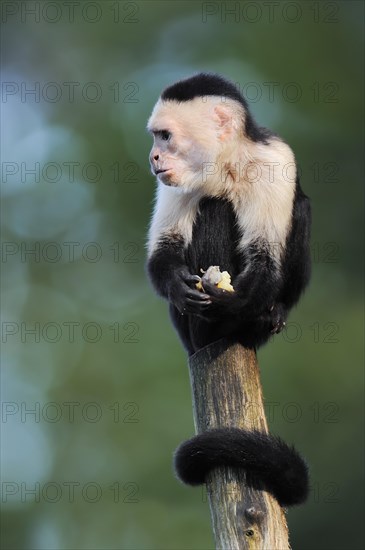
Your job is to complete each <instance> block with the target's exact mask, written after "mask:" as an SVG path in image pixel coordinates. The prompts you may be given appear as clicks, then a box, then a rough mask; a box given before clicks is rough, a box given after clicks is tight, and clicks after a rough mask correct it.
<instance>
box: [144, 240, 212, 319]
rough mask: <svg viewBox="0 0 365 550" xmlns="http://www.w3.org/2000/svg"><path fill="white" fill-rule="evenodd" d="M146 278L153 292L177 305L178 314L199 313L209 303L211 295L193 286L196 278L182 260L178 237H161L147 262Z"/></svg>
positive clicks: (197, 280)
mask: <svg viewBox="0 0 365 550" xmlns="http://www.w3.org/2000/svg"><path fill="white" fill-rule="evenodd" d="M147 272H148V275H149V278H150V280H151V282H152V284H153V286H154V288H155V290H156V292H157V294H159V295H160V296H162V297H163V298H166V299H167V300H168V301H169V302H170V303H172V304H173V305H174V306H176V307H177V309H178V310H179V311H180V313H192V314H196V315H201V314H202V313H203V311H204V310H205V309H206V308H207V307H209V306H210V305H211V298H210V296H208V295H207V294H203V293H202V292H199V291H198V290H196V289H195V285H196V283H197V282H199V281H200V277H199V276H198V275H192V274H191V273H190V271H189V269H188V267H187V265H186V262H185V259H184V243H183V240H182V239H181V238H178V237H176V238H171V237H165V238H162V239H160V240H159V243H158V246H157V248H156V249H155V251H154V252H153V253H152V255H151V256H150V258H149V259H148V262H147Z"/></svg>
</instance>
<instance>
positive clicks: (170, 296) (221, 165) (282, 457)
mask: <svg viewBox="0 0 365 550" xmlns="http://www.w3.org/2000/svg"><path fill="white" fill-rule="evenodd" d="M148 130H149V132H150V133H151V134H152V135H153V137H154V143H153V147H152V150H151V154H150V163H151V169H152V172H153V174H154V175H155V176H157V181H158V188H157V198H156V205H155V210H154V214H153V218H152V222H151V226H150V231H149V237H148V262H147V270H148V274H149V277H150V279H151V281H152V284H153V286H154V287H155V289H156V291H157V293H158V294H159V295H161V296H163V297H164V298H166V299H167V300H168V301H169V304H170V313H171V317H172V321H173V323H174V325H175V327H176V329H177V332H178V333H179V335H180V337H181V340H182V342H183V344H184V346H185V348H186V350H187V352H188V354H189V355H192V354H194V353H195V352H197V351H199V350H200V349H201V348H203V347H204V346H207V345H208V344H211V343H212V342H215V341H217V340H219V339H221V338H228V340H229V341H232V342H240V343H241V344H242V345H243V346H246V347H249V348H254V349H256V348H257V347H258V346H260V345H261V344H263V343H265V342H266V341H267V340H268V339H269V338H270V336H271V335H272V334H273V333H277V332H280V330H282V328H283V326H284V325H285V320H286V318H287V315H288V312H289V310H290V308H292V307H293V306H294V304H296V302H297V301H298V299H299V297H300V295H301V293H302V292H303V290H304V288H305V287H306V285H307V283H308V281H309V276H310V252H309V233H310V220H311V213H310V205H309V200H308V198H307V197H306V196H305V194H304V193H303V191H302V189H301V187H300V184H299V179H298V175H297V170H296V164H295V158H294V155H293V152H292V150H291V149H290V147H289V146H288V145H287V144H286V143H284V142H283V141H282V140H281V139H280V138H279V137H278V136H277V135H276V134H274V133H272V132H270V131H269V130H267V129H265V128H261V127H259V126H258V125H257V124H256V122H255V121H254V119H253V117H252V115H251V113H250V111H249V109H248V106H247V103H246V101H245V99H244V98H243V97H242V95H241V93H240V92H239V90H238V89H237V88H236V86H235V85H234V84H232V83H231V82H229V81H227V80H225V79H224V78H222V77H221V76H218V75H215V74H205V73H201V74H197V75H195V76H193V77H191V78H188V79H186V80H182V81H180V82H177V83H176V84H173V85H172V86H169V87H168V88H166V89H165V90H164V92H162V94H161V97H160V98H159V100H158V102H157V104H156V106H155V107H154V109H153V112H152V115H151V117H150V119H149V121H148ZM211 266H219V267H220V269H221V271H228V273H229V274H230V275H231V279H232V285H233V289H234V291H233V292H231V291H228V290H224V289H221V288H218V287H217V286H216V285H214V284H213V283H212V282H206V281H204V287H203V290H204V292H203V291H201V290H199V289H198V288H197V287H196V285H197V283H198V282H200V275H201V271H202V270H204V271H206V270H207V269H208V268H209V267H211ZM222 466H230V467H233V468H236V467H237V468H244V470H245V472H246V480H247V483H249V484H250V485H252V486H253V487H256V488H261V489H262V488H264V489H265V490H267V491H269V492H271V494H273V495H274V496H275V498H276V499H277V500H278V502H279V503H280V504H281V505H282V506H290V505H292V504H299V503H301V502H303V501H304V500H305V499H306V497H307V494H308V470H307V466H306V464H305V462H304V460H303V459H302V458H301V456H300V455H299V454H298V453H297V452H296V451H295V449H293V448H292V447H289V446H288V445H286V443H284V442H283V441H282V440H281V439H279V438H277V437H274V436H271V435H269V434H265V433H261V432H257V431H247V430H240V429H238V428H234V427H226V428H220V429H215V430H208V431H206V432H204V433H202V434H199V435H197V436H195V437H193V438H192V439H190V440H188V441H186V442H184V443H183V444H182V445H181V446H180V447H179V448H178V449H177V451H176V453H175V470H176V473H177V475H178V477H179V478H180V479H181V480H182V481H183V482H184V483H187V484H190V485H198V484H203V483H205V481H206V479H207V476H208V474H209V472H210V471H211V470H212V469H214V468H217V467H222Z"/></svg>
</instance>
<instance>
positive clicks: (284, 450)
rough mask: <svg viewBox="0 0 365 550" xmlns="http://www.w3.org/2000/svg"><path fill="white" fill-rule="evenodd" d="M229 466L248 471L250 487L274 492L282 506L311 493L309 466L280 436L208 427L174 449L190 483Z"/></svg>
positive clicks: (178, 465)
mask: <svg viewBox="0 0 365 550" xmlns="http://www.w3.org/2000/svg"><path fill="white" fill-rule="evenodd" d="M223 466H229V467H231V468H241V469H243V470H244V471H245V473H246V479H247V483H248V485H249V486H251V487H253V488H256V489H264V490H266V491H268V492H269V493H271V494H272V495H273V496H274V497H275V498H276V499H277V501H278V502H279V504H280V505H281V506H293V505H294V504H301V503H303V502H304V501H305V500H306V498H307V496H308V490H309V489H308V485H309V484H308V468H307V465H306V464H305V462H304V460H303V459H302V458H301V456H300V455H299V454H298V453H297V451H296V450H295V449H294V448H293V447H289V446H288V445H287V444H286V443H284V441H282V440H281V439H280V438H278V437H274V436H271V435H268V434H265V433H262V432H258V431H251V432H250V431H246V430H240V429H238V428H222V429H215V430H209V431H207V432H204V433H202V434H200V435H197V436H195V437H193V438H192V439H189V440H188V441H185V442H184V443H182V444H181V445H180V447H179V448H178V449H177V450H176V452H175V471H176V474H177V476H178V477H179V479H180V480H181V481H182V482H183V483H186V484H188V485H202V484H204V483H205V482H206V479H207V476H208V474H209V472H211V471H212V470H213V469H215V468H219V467H223Z"/></svg>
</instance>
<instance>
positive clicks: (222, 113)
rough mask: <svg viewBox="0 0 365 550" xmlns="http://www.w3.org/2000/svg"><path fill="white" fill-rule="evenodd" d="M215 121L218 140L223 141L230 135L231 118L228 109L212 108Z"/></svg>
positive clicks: (231, 127)
mask: <svg viewBox="0 0 365 550" xmlns="http://www.w3.org/2000/svg"><path fill="white" fill-rule="evenodd" d="M214 114H215V120H216V121H217V124H218V138H219V139H220V140H221V141H224V140H226V139H227V137H229V136H230V135H231V134H232V131H233V117H232V113H231V111H230V109H228V108H227V107H225V106H223V105H216V106H215V107H214Z"/></svg>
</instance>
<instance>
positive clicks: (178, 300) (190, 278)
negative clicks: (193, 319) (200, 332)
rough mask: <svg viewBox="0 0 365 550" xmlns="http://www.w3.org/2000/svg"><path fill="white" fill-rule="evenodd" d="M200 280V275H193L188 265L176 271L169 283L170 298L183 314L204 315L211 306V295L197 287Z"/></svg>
mask: <svg viewBox="0 0 365 550" xmlns="http://www.w3.org/2000/svg"><path fill="white" fill-rule="evenodd" d="M199 281H200V277H199V276H198V275H192V274H191V273H190V272H189V270H188V269H187V267H180V268H178V269H176V270H175V271H174V274H173V277H172V279H171V281H170V283H169V290H168V299H169V301H170V302H171V303H172V304H174V306H175V307H177V309H178V310H179V311H180V313H181V314H182V315H184V314H192V315H199V316H204V312H205V311H206V310H207V308H209V307H210V306H211V304H212V300H211V297H210V296H209V295H208V294H204V292H199V290H196V289H195V285H196V283H198V282H199Z"/></svg>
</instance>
